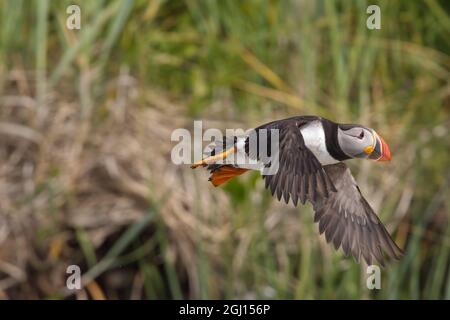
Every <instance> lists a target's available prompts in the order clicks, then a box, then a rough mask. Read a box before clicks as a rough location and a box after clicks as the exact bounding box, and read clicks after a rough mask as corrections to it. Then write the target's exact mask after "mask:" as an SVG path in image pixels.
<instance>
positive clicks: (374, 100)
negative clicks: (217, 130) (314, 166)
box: [0, 0, 450, 299]
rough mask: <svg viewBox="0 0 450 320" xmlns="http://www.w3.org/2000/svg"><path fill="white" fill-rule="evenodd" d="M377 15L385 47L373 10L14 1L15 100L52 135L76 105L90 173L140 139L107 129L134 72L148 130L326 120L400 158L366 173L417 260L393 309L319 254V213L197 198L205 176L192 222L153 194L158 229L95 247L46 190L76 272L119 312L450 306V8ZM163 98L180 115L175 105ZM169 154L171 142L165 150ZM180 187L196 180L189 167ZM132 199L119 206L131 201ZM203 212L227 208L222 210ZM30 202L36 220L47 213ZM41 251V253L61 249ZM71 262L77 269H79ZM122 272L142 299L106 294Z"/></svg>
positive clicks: (3, 68) (396, 266) (396, 292)
mask: <svg viewBox="0 0 450 320" xmlns="http://www.w3.org/2000/svg"><path fill="white" fill-rule="evenodd" d="M375 3H376V4H378V5H379V6H380V7H381V17H382V22H381V24H382V28H381V30H368V29H367V28H366V26H365V23H366V18H367V14H366V8H367V6H368V5H369V4H374V3H372V2H370V3H369V2H367V1H272V0H263V1H257V0H248V1H194V0H186V1H159V0H152V1H144V0H136V1H128V0H123V1H118V0H112V1H81V0H78V1H44V0H39V1H31V2H28V1H12V0H10V1H3V2H2V3H1V4H0V11H1V12H0V16H1V17H2V18H1V19H0V28H1V30H0V34H1V39H0V94H1V95H2V96H11V95H14V96H31V97H32V98H33V99H36V101H37V107H38V108H39V110H43V111H42V112H41V113H39V112H38V114H37V115H36V118H34V119H33V120H31V121H30V122H27V123H26V125H27V126H29V127H31V128H33V129H34V130H36V131H37V132H46V131H45V127H46V123H47V122H46V121H47V120H48V119H51V118H52V117H53V115H52V114H51V111H49V110H53V109H49V106H50V105H51V104H52V103H54V99H56V100H57V101H63V102H68V103H69V102H70V103H72V108H76V110H75V111H76V112H75V115H76V116H79V117H81V119H82V121H81V123H82V125H81V126H80V128H81V129H80V130H79V131H78V132H77V133H78V136H77V139H76V143H78V145H79V149H77V150H78V152H79V153H80V159H82V158H83V157H84V155H85V153H84V152H85V150H90V148H94V147H95V146H96V145H98V143H101V142H99V140H100V141H101V140H102V138H101V135H102V134H104V132H105V130H106V131H108V130H111V131H114V130H123V131H124V132H125V131H126V128H127V124H126V123H125V122H124V123H122V124H121V125H123V126H121V127H107V125H106V124H107V123H109V122H108V121H112V120H110V119H111V118H114V116H113V112H112V111H111V107H110V105H111V103H112V101H115V100H114V97H115V95H116V94H117V92H115V91H114V90H115V89H111V83H114V79H117V77H118V76H119V75H120V74H123V73H124V72H125V73H127V74H129V75H131V76H132V77H133V79H135V81H136V82H137V83H138V85H137V89H136V92H137V93H136V95H137V97H135V98H133V99H134V100H133V101H134V102H133V103H134V104H135V105H136V108H135V109H133V110H135V111H134V112H136V114H138V112H141V111H140V110H145V109H148V108H154V109H155V112H156V111H157V110H163V109H164V108H166V109H165V110H166V111H167V112H172V111H171V110H168V109H170V108H173V110H174V111H173V112H174V113H175V114H177V115H179V116H182V117H184V119H187V121H185V122H184V124H185V127H187V128H191V127H192V122H191V120H192V119H205V120H215V121H219V123H223V122H224V121H225V120H226V121H230V122H232V123H234V124H235V125H236V126H242V127H244V128H248V127H251V126H254V125H257V124H259V123H263V122H267V121H269V120H272V119H274V118H283V117H287V116H290V115H295V114H318V115H322V116H325V117H329V118H332V119H335V120H336V121H339V122H359V123H364V124H366V125H368V126H372V127H374V128H377V131H378V132H380V133H381V134H382V135H383V136H384V137H385V138H386V140H388V142H389V144H390V145H391V149H392V150H393V161H392V163H391V164H390V165H388V166H382V165H377V164H370V163H368V162H367V163H361V162H357V161H353V163H352V165H351V166H352V170H353V172H354V173H355V176H356V177H357V179H358V180H359V181H360V182H362V181H363V182H362V183H361V188H362V191H363V193H364V194H365V195H366V196H367V198H369V200H370V201H371V202H372V203H376V205H377V208H378V213H379V215H380V217H381V219H382V220H383V221H384V222H386V223H387V224H388V226H389V229H390V231H393V234H394V238H395V239H396V241H397V242H398V243H399V244H400V245H401V246H404V247H405V251H406V254H405V256H404V257H403V259H402V260H401V261H399V262H395V263H392V264H390V265H389V266H388V267H386V268H385V269H383V270H382V290H380V291H378V292H371V291H369V290H367V289H366V287H365V279H366V274H365V268H364V266H361V265H358V264H356V263H355V262H354V261H353V260H351V259H345V258H343V255H342V253H341V252H339V253H335V252H334V251H333V250H332V249H331V248H330V246H328V245H326V244H324V241H323V239H320V237H319V235H318V232H317V227H316V226H315V225H314V223H313V219H312V210H311V208H310V206H305V207H299V208H297V209H294V208H293V207H292V206H291V205H289V206H286V205H277V204H276V203H275V201H274V200H273V199H271V197H270V195H269V194H268V192H266V191H264V190H263V188H262V183H261V181H260V179H259V178H258V175H256V174H255V175H250V176H249V177H241V178H239V179H237V180H236V181H233V182H231V183H230V184H228V185H227V186H225V187H224V188H220V189H214V190H209V189H208V191H207V192H208V194H207V195H205V194H204V193H202V191H199V190H205V188H203V189H199V188H201V186H202V185H204V184H206V183H207V181H205V180H204V179H203V178H204V176H203V175H202V176H201V177H200V173H198V172H194V173H193V174H191V175H190V177H191V178H192V179H191V180H189V181H194V182H195V183H194V184H190V189H189V191H190V194H192V196H193V197H194V199H195V201H194V202H193V203H190V205H189V206H185V207H183V205H184V203H181V202H180V204H179V206H177V205H174V207H160V206H159V205H155V198H154V194H157V193H158V192H156V191H158V190H157V189H158V188H161V189H162V188H163V187H167V188H169V189H171V192H173V193H174V194H176V193H177V192H178V190H177V187H176V186H175V185H165V184H164V183H165V182H164V181H163V182H161V181H157V180H152V179H151V178H149V179H147V180H144V182H143V185H144V189H145V188H148V195H152V196H148V197H147V198H146V199H145V200H144V201H143V203H144V204H143V205H141V203H142V202H139V206H140V208H141V211H142V212H145V214H144V215H143V217H142V218H141V219H140V220H137V221H136V222H134V223H130V225H127V226H125V227H123V228H119V229H116V232H115V233H112V234H110V235H109V236H108V237H107V240H105V241H104V242H103V244H102V245H100V246H95V245H94V244H93V243H91V241H92V239H91V238H90V237H89V235H88V232H89V231H90V227H89V226H85V227H80V228H78V229H76V230H73V229H71V228H67V226H66V224H65V222H64V217H65V216H64V214H63V213H64V212H65V210H68V209H67V208H72V207H75V208H76V206H77V204H78V205H79V204H80V203H82V201H83V200H81V199H82V197H81V196H79V194H78V193H77V190H76V186H73V187H67V186H66V185H64V184H59V183H60V181H59V180H58V179H59V177H62V176H63V174H62V173H57V174H56V177H52V176H50V174H45V173H44V174H43V177H41V178H42V180H40V182H41V183H42V185H45V186H47V185H48V186H49V187H48V188H49V189H54V191H53V192H54V193H55V203H54V204H52V206H51V207H52V208H53V207H54V209H53V211H54V212H46V211H45V210H44V211H43V212H42V213H43V215H44V216H45V215H53V216H55V215H56V217H53V222H52V224H51V226H50V227H51V228H53V230H52V231H53V233H56V234H59V233H63V234H66V235H67V237H68V238H69V239H73V243H72V244H71V245H69V247H70V246H71V250H72V251H71V252H72V253H73V259H72V260H76V261H78V263H80V264H81V265H83V266H86V269H88V271H86V272H87V273H86V274H85V277H86V279H88V280H90V279H97V280H98V282H99V284H100V287H101V288H102V290H103V291H104V293H105V295H106V297H108V298H114V297H122V298H127V297H130V293H129V291H132V289H131V288H132V286H134V284H133V283H137V284H142V288H141V289H136V290H137V291H136V292H138V297H140V298H146V299H157V298H176V299H178V298H183V297H186V298H274V299H366V298H374V299H400V298H401V299H443V298H446V299H449V298H450V275H449V273H450V270H449V269H450V268H449V265H450V257H449V252H450V223H449V212H448V208H449V205H450V204H449V200H448V197H447V195H448V191H449V190H448V187H449V185H448V183H449V178H450V176H449V174H448V172H447V171H448V166H449V164H450V162H449V152H448V150H449V139H448V136H449V133H448V127H449V124H450V118H449V110H450V109H449V102H450V94H449V92H450V90H449V88H450V87H449V79H450V43H449V42H448V36H449V30H450V28H449V26H450V13H449V12H450V7H449V5H448V3H447V2H445V1H438V0H427V1H424V2H423V3H421V2H411V1H375ZM70 4H79V5H80V7H81V12H82V19H81V20H82V28H81V30H67V29H66V28H65V21H66V18H67V14H66V10H65V9H66V7H67V6H68V5H70ZM15 70H16V71H17V70H19V71H25V74H26V77H27V79H28V80H27V81H28V82H29V84H30V86H29V87H30V89H29V90H28V91H26V92H23V91H20V90H16V89H15V88H14V86H13V85H11V80H10V78H11V72H13V71H15ZM149 91H150V92H157V96H158V97H161V99H162V100H164V101H166V100H167V101H169V102H168V103H166V104H161V106H159V105H158V104H159V102H158V99H156V98H155V96H151V97H149V96H148V92H149ZM55 96H56V97H57V98H54V97H55ZM174 105H177V106H181V107H180V109H175V107H174ZM158 106H159V107H158ZM130 108H131V107H130ZM4 110H6V109H4ZM180 110H181V111H180ZM49 112H50V113H49ZM158 112H159V111H158ZM139 114H140V113H139ZM137 118H139V116H137ZM46 119H47V120H46ZM0 122H11V118H9V114H8V113H6V112H2V113H0ZM162 125H164V124H162ZM165 126H166V127H167V126H169V127H170V125H167V124H166V125H165ZM221 126H222V128H224V127H225V124H223V125H221ZM102 128H103V129H105V128H109V129H105V130H103V129H102ZM174 128H175V127H174ZM170 129H172V128H170ZM205 129H206V128H205ZM134 134H136V135H138V134H140V131H139V130H137V131H136V132H134ZM2 135H3V133H2V132H0V137H2ZM97 135H98V138H97ZM44 137H45V138H46V139H47V138H48V139H51V137H49V136H47V134H46V133H44ZM51 141H52V140H51ZM151 143H152V141H149V144H151ZM170 143H171V142H170V136H167V139H166V140H165V141H162V144H170ZM45 148H49V147H48V144H45V143H43V144H42V146H41V147H40V148H39V153H38V154H39V156H40V157H41V156H42V157H44V156H45V154H46V150H50V151H48V152H52V151H51V150H52V149H45ZM158 156H160V157H161V158H164V157H165V158H164V159H166V158H167V154H160V155H158ZM94 158H95V157H94ZM37 163H39V162H37ZM149 166H150V168H151V163H150V164H149ZM22 169H23V168H22V164H19V165H18V168H17V170H19V171H20V172H21V171H22ZM55 170H57V172H65V170H68V168H66V167H64V166H61V167H57V168H55ZM125 170H127V168H125ZM171 170H182V171H183V172H184V173H183V177H185V175H189V174H190V173H187V171H188V168H181V169H176V168H172V169H171ZM44 172H45V171H44ZM180 174H181V173H180ZM129 176H130V177H132V178H133V175H132V174H129ZM1 179H2V178H1V177H0V180H1ZM36 179H37V178H36ZM61 179H62V178H61ZM180 179H181V178H180ZM61 181H63V180H61ZM182 181H184V180H182ZM183 183H186V184H188V183H187V182H183ZM75 185H76V184H75ZM55 188H56V189H55ZM104 188H105V189H107V187H106V186H105V187H104ZM120 188H121V186H117V190H119V191H117V190H116V189H114V192H119V194H120V195H121V196H124V197H128V196H129V194H128V193H127V192H125V191H123V189H120ZM121 190H122V191H121ZM133 190H134V189H133ZM46 192H47V191H46V190H43V191H39V192H36V194H34V195H33V197H36V199H38V197H39V195H42V194H46ZM144 193H145V192H144ZM169 197H170V196H169ZM203 197H209V199H211V201H210V204H209V205H208V206H205V205H203V204H202V198H203ZM144 198H145V196H144ZM130 199H134V198H133V197H131V196H130ZM217 199H222V201H215V200H217ZM223 199H226V200H223ZM158 201H161V200H156V203H159V202H158ZM32 202H33V200H30V202H28V203H27V202H26V201H25V202H24V203H21V204H20V206H23V207H21V208H27V206H29V208H32V205H31V204H30V203H32ZM175 208H178V209H177V210H185V211H186V217H185V218H186V219H192V220H193V221H196V222H197V223H196V224H195V232H188V231H186V230H190V229H188V228H190V227H191V226H189V227H187V226H186V225H185V224H186V223H188V222H189V221H190V220H189V221H187V220H186V221H185V222H184V223H185V224H183V223H182V222H180V221H178V222H177V223H175V222H174V221H172V220H170V218H168V217H171V216H170V215H171V214H172V213H173V212H175V211H176V209H175ZM180 208H183V209H180ZM93 210H94V211H93V212H95V209H93ZM147 212H152V215H150V214H147ZM223 212H225V213H223ZM0 214H1V213H0ZM183 221H184V220H183ZM42 224H43V225H42V226H40V227H41V228H42V229H43V230H44V229H45V230H47V229H48V228H49V225H47V224H46V223H44V222H42ZM91 228H94V226H91ZM184 228H186V230H185V229H184ZM211 230H212V231H211ZM222 233H223V234H222ZM49 234H52V233H51V232H50V233H49ZM35 236H36V237H37V235H34V234H33V235H32V237H35ZM49 239H52V238H51V236H49ZM43 246H44V248H41V249H39V250H42V252H46V251H47V250H49V249H48V248H47V247H46V245H45V244H44V245H43ZM26 250H35V249H34V248H30V247H27V248H26ZM58 259H59V261H58V262H59V263H60V264H62V265H65V264H68V263H69V262H70V261H69V260H71V259H68V258H67V257H66V258H65V257H64V256H61V257H59V258H58ZM55 263H56V262H55ZM37 269H39V268H37ZM56 270H57V269H56V268H55V269H51V271H50V272H58V271H56ZM112 271H115V272H119V273H120V272H122V273H123V274H124V275H126V274H128V273H130V274H132V276H133V277H134V278H133V279H135V282H133V283H132V281H131V280H130V281H129V282H127V284H126V285H125V289H120V290H119V289H115V288H114V287H113V286H110V285H109V284H108V280H107V279H108V277H107V276H108V273H109V272H112ZM25 287H26V286H25V285H24V284H18V285H17V288H15V290H11V291H8V290H7V291H6V295H7V296H9V297H11V298H15V297H28V296H27V292H29V289H25ZM136 287H137V288H139V285H136ZM32 288H33V290H34V292H35V293H34V295H33V296H32V297H35V296H39V297H50V296H54V295H56V296H57V295H58V293H59V292H62V288H60V287H57V286H56V285H55V286H54V287H53V288H52V289H51V290H50V291H51V292H52V293H48V291H45V290H41V289H40V288H39V285H35V287H33V286H32ZM52 290H53V291H54V292H53V291H52ZM43 292H46V293H43ZM15 294H16V295H15ZM90 294H92V293H91V292H90ZM30 297H31V296H30Z"/></svg>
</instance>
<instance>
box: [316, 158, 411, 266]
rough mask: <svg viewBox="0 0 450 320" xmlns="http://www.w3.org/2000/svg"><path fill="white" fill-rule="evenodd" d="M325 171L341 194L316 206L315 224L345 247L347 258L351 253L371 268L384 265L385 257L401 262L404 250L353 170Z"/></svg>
mask: <svg viewBox="0 0 450 320" xmlns="http://www.w3.org/2000/svg"><path fill="white" fill-rule="evenodd" d="M324 170H325V172H326V173H327V176H328V177H329V178H330V179H331V181H332V182H333V184H334V186H335V187H336V189H337V192H333V193H331V194H330V196H329V197H328V198H320V199H319V200H317V201H312V203H313V208H314V211H315V216H314V221H315V222H318V223H319V232H320V233H321V234H322V233H325V238H326V240H327V242H332V243H333V245H334V246H335V248H336V249H338V248H339V247H340V246H342V249H343V251H344V253H345V255H348V254H349V253H351V254H352V255H353V256H354V257H355V259H356V260H357V261H359V258H360V257H361V256H362V257H363V258H364V260H365V261H366V262H367V264H368V265H370V264H372V263H373V262H374V261H378V262H379V263H380V264H381V265H384V258H383V256H384V255H386V256H388V257H389V258H393V259H399V258H400V256H401V255H402V254H403V252H402V250H401V249H400V248H399V247H398V246H397V245H396V244H395V242H394V241H393V240H392V238H391V236H390V235H389V233H388V231H387V230H386V228H385V227H384V225H383V223H382V222H381V221H380V219H379V218H378V216H377V215H376V214H375V212H374V211H373V209H372V208H371V207H370V205H369V203H368V202H367V201H366V199H364V197H363V196H362V194H361V191H360V189H359V187H358V185H357V184H356V181H355V179H354V178H353V176H352V174H351V172H350V169H349V168H348V167H347V166H346V165H345V164H344V163H342V162H340V163H337V164H333V165H327V166H324Z"/></svg>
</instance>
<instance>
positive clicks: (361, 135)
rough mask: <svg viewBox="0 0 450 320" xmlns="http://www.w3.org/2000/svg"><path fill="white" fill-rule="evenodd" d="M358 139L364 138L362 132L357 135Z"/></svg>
mask: <svg viewBox="0 0 450 320" xmlns="http://www.w3.org/2000/svg"><path fill="white" fill-rule="evenodd" d="M358 138H359V139H362V138H364V130H362V131H361V133H360V134H359V136H358Z"/></svg>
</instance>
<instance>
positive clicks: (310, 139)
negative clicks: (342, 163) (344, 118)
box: [300, 120, 339, 166]
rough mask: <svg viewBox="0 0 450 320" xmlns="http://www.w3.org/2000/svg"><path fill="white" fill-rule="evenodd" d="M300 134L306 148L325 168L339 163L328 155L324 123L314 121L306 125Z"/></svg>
mask: <svg viewBox="0 0 450 320" xmlns="http://www.w3.org/2000/svg"><path fill="white" fill-rule="evenodd" d="M300 132H301V133H302V135H303V139H304V140H305V145H306V147H307V148H308V149H309V150H311V151H312V153H313V154H314V155H315V156H316V158H317V160H319V162H320V163H321V164H322V165H323V166H325V165H328V164H334V163H338V162H339V161H338V160H336V159H334V158H333V157H332V156H331V155H330V154H329V153H328V150H327V145H326V142H325V132H324V130H323V126H322V122H320V121H318V120H317V121H312V122H311V123H309V124H307V125H304V126H303V127H302V128H301V129H300Z"/></svg>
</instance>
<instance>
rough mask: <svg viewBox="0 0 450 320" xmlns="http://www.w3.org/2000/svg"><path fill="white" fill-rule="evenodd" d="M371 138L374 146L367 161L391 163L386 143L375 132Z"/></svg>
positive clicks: (389, 151)
mask: <svg viewBox="0 0 450 320" xmlns="http://www.w3.org/2000/svg"><path fill="white" fill-rule="evenodd" d="M373 137H374V139H375V146H374V147H373V151H372V152H371V153H370V156H369V159H372V160H375V161H391V150H390V149H389V146H388V145H387V143H386V142H385V141H384V139H383V138H382V137H380V136H379V135H378V134H377V133H376V132H373Z"/></svg>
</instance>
